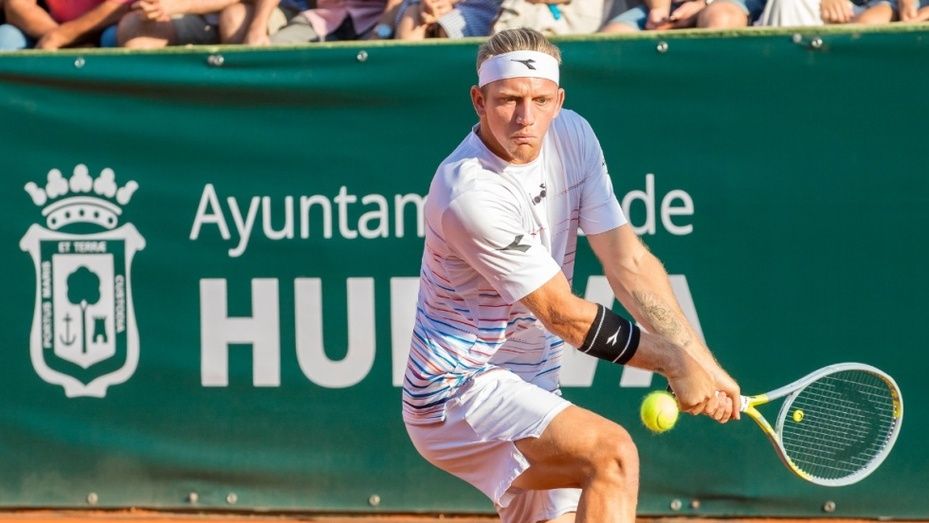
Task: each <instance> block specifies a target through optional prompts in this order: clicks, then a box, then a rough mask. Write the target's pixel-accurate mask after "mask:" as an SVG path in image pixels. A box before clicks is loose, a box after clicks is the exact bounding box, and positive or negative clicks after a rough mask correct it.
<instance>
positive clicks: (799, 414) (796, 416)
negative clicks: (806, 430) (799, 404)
mask: <svg viewBox="0 0 929 523" xmlns="http://www.w3.org/2000/svg"><path fill="white" fill-rule="evenodd" d="M793 418H794V422H796V423H800V422H801V421H803V411H802V410H800V409H797V410H795V411H794V414H793Z"/></svg>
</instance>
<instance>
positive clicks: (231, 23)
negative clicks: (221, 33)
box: [219, 4, 247, 29]
mask: <svg viewBox="0 0 929 523" xmlns="http://www.w3.org/2000/svg"><path fill="white" fill-rule="evenodd" d="M246 15H247V13H246V10H245V4H232V5H230V6H229V7H227V8H225V9H223V10H222V11H220V12H219V26H220V27H225V28H229V29H237V28H238V27H239V26H241V25H243V24H244V23H245V18H246Z"/></svg>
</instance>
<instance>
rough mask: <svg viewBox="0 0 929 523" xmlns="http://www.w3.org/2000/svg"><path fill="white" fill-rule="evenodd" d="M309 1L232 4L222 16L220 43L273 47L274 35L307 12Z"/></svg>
mask: <svg viewBox="0 0 929 523" xmlns="http://www.w3.org/2000/svg"><path fill="white" fill-rule="evenodd" d="M309 8H310V6H309V4H308V3H307V0H255V2H254V4H252V3H250V2H242V3H237V4H232V5H230V6H229V7H227V8H225V9H223V10H222V12H221V13H220V15H219V28H220V35H219V39H220V40H221V41H222V42H225V43H230V44H243V43H244V44H247V45H269V44H270V43H271V39H270V38H269V36H270V35H272V34H274V33H276V32H277V31H278V30H280V29H281V28H282V27H284V26H285V25H287V21H288V20H290V19H291V18H293V17H295V16H297V15H298V14H299V13H301V12H302V11H306V10H307V9H309Z"/></svg>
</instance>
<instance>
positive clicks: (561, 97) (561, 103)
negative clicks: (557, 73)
mask: <svg viewBox="0 0 929 523" xmlns="http://www.w3.org/2000/svg"><path fill="white" fill-rule="evenodd" d="M564 97H565V94H564V89H562V88H561V87H559V88H558V99H557V102H558V109H556V110H555V116H558V113H560V112H561V108H562V107H563V106H564Z"/></svg>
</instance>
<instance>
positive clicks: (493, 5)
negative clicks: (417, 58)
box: [397, 0, 584, 40]
mask: <svg viewBox="0 0 929 523" xmlns="http://www.w3.org/2000/svg"><path fill="white" fill-rule="evenodd" d="M579 1H584V0H579ZM499 13H500V0H404V1H403V4H402V5H401V6H400V13H399V18H398V20H397V38H398V39H401V40H422V39H423V38H463V37H466V36H487V35H489V34H490V33H491V28H492V26H493V23H494V20H495V19H496V18H497V15H498V14H499Z"/></svg>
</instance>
